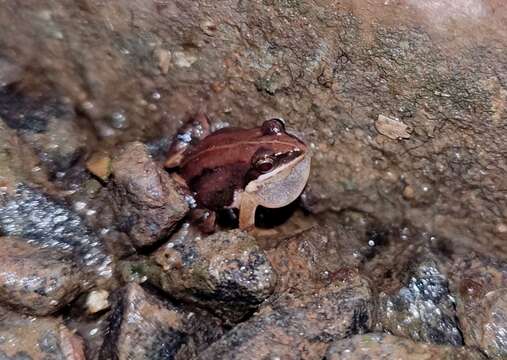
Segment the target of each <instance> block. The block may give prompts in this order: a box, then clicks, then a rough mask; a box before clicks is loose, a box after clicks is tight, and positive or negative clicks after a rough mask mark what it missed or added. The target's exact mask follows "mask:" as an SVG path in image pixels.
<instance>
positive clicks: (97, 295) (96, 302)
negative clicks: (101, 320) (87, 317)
mask: <svg viewBox="0 0 507 360" xmlns="http://www.w3.org/2000/svg"><path fill="white" fill-rule="evenodd" d="M108 298H109V292H108V291H107V290H94V291H91V292H90V293H89V294H88V297H87V298H86V309H87V311H88V313H89V314H96V313H98V312H101V311H103V310H106V309H109V306H110V304H109V301H108Z"/></svg>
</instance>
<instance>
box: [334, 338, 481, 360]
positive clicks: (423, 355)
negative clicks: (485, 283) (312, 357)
mask: <svg viewBox="0 0 507 360" xmlns="http://www.w3.org/2000/svg"><path fill="white" fill-rule="evenodd" d="M325 359H326V360H354V359H357V360H362V359H403V360H433V359H440V360H475V359H476V360H479V359H485V357H484V356H483V355H482V354H481V353H479V352H477V351H474V350H472V349H468V348H464V347H455V346H442V345H433V344H424V343H418V342H415V341H412V340H409V339H405V338H400V337H396V336H392V335H388V334H382V333H372V334H365V335H355V336H352V337H351V338H348V339H343V340H338V341H336V342H335V343H333V345H331V346H330V347H329V349H328V351H327V353H326V356H325Z"/></svg>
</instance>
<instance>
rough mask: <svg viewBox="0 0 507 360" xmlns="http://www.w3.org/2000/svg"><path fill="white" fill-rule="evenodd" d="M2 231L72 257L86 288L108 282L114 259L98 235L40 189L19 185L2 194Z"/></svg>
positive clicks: (0, 221)
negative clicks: (11, 192) (9, 193)
mask: <svg viewBox="0 0 507 360" xmlns="http://www.w3.org/2000/svg"><path fill="white" fill-rule="evenodd" d="M0 232H1V233H2V234H3V235H5V236H16V237H19V238H22V239H25V240H26V241H27V242H29V243H31V244H32V245H33V246H40V247H42V248H44V249H47V251H52V252H53V253H54V254H55V256H56V257H58V258H61V259H64V258H65V259H66V258H69V259H72V262H74V264H75V265H73V266H74V267H73V271H76V268H80V269H81V268H82V270H83V271H84V272H85V273H86V274H87V276H86V277H82V278H81V279H80V285H81V286H82V287H83V288H87V287H89V286H91V285H92V284H93V283H94V282H97V283H102V282H104V281H109V279H110V278H111V276H112V267H111V258H110V256H108V255H107V254H106V253H105V251H104V248H103V246H102V244H101V242H100V241H99V239H98V237H97V236H96V234H95V233H94V232H93V231H92V230H91V229H89V228H88V227H87V226H86V225H85V223H84V222H83V220H82V219H81V218H80V217H79V216H77V215H76V214H75V213H74V212H73V211H71V210H70V209H69V208H68V207H67V206H65V205H64V204H62V203H60V202H57V201H56V200H53V199H51V198H49V197H48V196H47V195H45V194H44V193H42V192H41V191H40V190H36V189H33V188H30V187H28V186H25V185H19V186H18V187H17V189H16V191H15V193H14V194H11V195H8V194H4V196H0Z"/></svg>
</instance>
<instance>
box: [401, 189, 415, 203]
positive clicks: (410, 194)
mask: <svg viewBox="0 0 507 360" xmlns="http://www.w3.org/2000/svg"><path fill="white" fill-rule="evenodd" d="M414 196H415V190H414V188H413V187H412V186H410V185H407V186H405V188H404V189H403V197H404V198H405V199H407V200H410V199H413V198H414Z"/></svg>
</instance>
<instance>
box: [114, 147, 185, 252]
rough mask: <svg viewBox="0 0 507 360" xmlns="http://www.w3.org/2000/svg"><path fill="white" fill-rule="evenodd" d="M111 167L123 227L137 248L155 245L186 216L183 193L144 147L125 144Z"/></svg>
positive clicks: (115, 201)
mask: <svg viewBox="0 0 507 360" xmlns="http://www.w3.org/2000/svg"><path fill="white" fill-rule="evenodd" d="M111 167H112V173H113V184H114V185H113V186H114V189H113V193H114V203H115V206H116V213H117V215H118V221H119V224H120V225H119V226H120V228H121V229H122V230H124V231H126V232H127V233H128V234H129V235H130V237H131V239H132V241H133V244H134V245H135V246H136V247H143V246H147V245H152V244H153V243H155V242H156V241H158V240H160V239H161V238H162V237H163V236H166V235H168V234H169V233H170V232H171V230H173V229H174V228H175V226H176V225H177V223H178V221H179V220H181V219H182V218H183V217H184V216H185V215H186V213H187V211H188V205H187V203H186V201H185V198H184V193H183V191H182V190H181V189H180V187H179V185H178V184H177V183H176V182H175V181H174V180H173V179H172V178H171V177H170V176H169V175H168V174H167V173H166V172H165V170H164V169H163V168H162V167H161V166H160V165H158V164H156V163H155V162H154V161H153V159H152V158H151V156H150V155H149V153H148V150H147V148H146V146H145V145H144V144H142V143H140V142H133V143H129V144H127V145H125V146H124V147H123V148H122V149H121V150H120V151H119V152H118V154H116V156H115V157H114V158H113V160H112V164H111Z"/></svg>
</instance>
